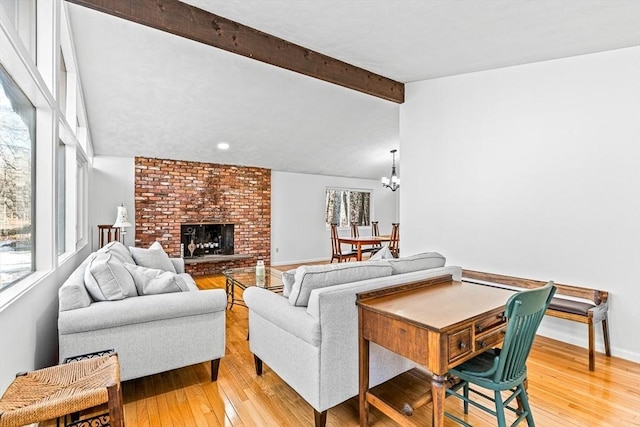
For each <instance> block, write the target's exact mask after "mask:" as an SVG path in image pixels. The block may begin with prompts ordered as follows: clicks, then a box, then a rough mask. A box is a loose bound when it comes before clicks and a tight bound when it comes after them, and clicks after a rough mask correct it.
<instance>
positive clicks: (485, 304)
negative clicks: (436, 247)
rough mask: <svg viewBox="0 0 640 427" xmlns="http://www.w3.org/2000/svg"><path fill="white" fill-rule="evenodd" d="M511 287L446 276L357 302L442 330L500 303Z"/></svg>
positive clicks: (498, 305)
mask: <svg viewBox="0 0 640 427" xmlns="http://www.w3.org/2000/svg"><path fill="white" fill-rule="evenodd" d="M514 293H515V291H512V290H507V289H500V288H494V287H490V286H483V285H477V284H472V283H465V282H458V281H454V280H448V281H445V282H441V283H434V284H426V285H425V286H419V287H416V288H415V289H409V290H406V291H402V292H399V293H392V294H389V295H379V296H372V297H368V298H364V299H361V300H359V301H358V305H360V306H362V307H363V308H365V309H369V310H372V311H376V312H379V313H384V314H386V315H388V316H391V317H395V318H398V319H402V320H405V321H407V322H409V323H413V324H416V325H419V326H422V327H425V328H427V329H433V330H438V331H443V330H446V329H449V328H451V327H455V326H456V325H458V324H460V323H462V322H466V321H468V320H470V319H473V318H474V317H476V316H482V315H483V314H486V313H488V312H490V311H492V310H496V309H500V308H502V307H504V305H505V304H506V302H507V300H508V299H509V297H510V296H511V295H513V294H514Z"/></svg>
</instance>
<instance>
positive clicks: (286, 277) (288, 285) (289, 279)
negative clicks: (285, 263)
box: [282, 268, 296, 298]
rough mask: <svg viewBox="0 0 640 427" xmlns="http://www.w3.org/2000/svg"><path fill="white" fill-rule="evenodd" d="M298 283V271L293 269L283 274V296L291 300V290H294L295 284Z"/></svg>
mask: <svg viewBox="0 0 640 427" xmlns="http://www.w3.org/2000/svg"><path fill="white" fill-rule="evenodd" d="M295 281H296V269H295V268H292V269H291V270H287V271H285V272H284V273H282V285H283V288H282V296H283V297H287V298H289V295H291V289H292V288H293V283H294V282H295Z"/></svg>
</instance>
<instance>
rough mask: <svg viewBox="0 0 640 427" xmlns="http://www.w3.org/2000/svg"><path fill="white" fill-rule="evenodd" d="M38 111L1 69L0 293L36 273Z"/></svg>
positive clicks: (0, 68)
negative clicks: (35, 154)
mask: <svg viewBox="0 0 640 427" xmlns="http://www.w3.org/2000/svg"><path fill="white" fill-rule="evenodd" d="M35 123H36V109H35V107H34V106H33V104H31V102H30V101H29V100H28V99H27V97H26V96H25V95H24V93H23V92H22V91H21V90H20V88H19V87H18V85H17V84H16V83H15V82H14V81H13V79H12V78H11V77H10V76H9V74H8V73H7V71H6V70H5V69H4V68H3V67H2V66H0V291H1V290H2V289H5V288H7V287H9V286H10V285H12V284H13V283H15V282H16V281H18V280H19V279H21V278H22V277H24V276H26V275H28V274H30V273H31V272H32V271H33V270H34V253H35V251H34V247H33V242H34V241H35V240H34V237H35V235H34V232H33V223H32V218H33V212H34V202H33V200H34V191H33V186H32V183H33V182H34V173H35V170H34V164H33V163H34V156H33V155H34V147H35V134H36V133H35V127H36V125H35Z"/></svg>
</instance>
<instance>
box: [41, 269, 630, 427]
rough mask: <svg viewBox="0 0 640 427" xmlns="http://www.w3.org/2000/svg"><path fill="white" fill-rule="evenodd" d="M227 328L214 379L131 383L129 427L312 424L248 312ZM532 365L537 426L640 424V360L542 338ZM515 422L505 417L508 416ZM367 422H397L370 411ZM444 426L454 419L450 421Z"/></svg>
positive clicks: (332, 414) (452, 403)
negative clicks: (252, 330)
mask: <svg viewBox="0 0 640 427" xmlns="http://www.w3.org/2000/svg"><path fill="white" fill-rule="evenodd" d="M279 268H281V267H279ZM286 268H288V267H282V269H286ZM197 283H198V286H199V287H200V288H202V289H210V288H223V287H224V279H223V277H222V276H209V277H204V278H198V279H197ZM226 327H227V352H226V355H225V357H224V358H223V359H222V361H221V363H220V373H219V375H218V381H217V382H211V381H210V376H209V375H210V374H209V363H208V362H207V363H201V364H198V365H193V366H189V367H185V368H182V369H176V370H173V371H169V372H165V373H161V374H157V375H152V376H149V377H145V378H140V379H136V380H131V381H126V382H124V383H123V394H124V402H125V409H124V410H125V421H126V425H127V426H128V427H147V426H148V427H156V426H168V427H190V426H194V427H201V426H291V427H298V426H313V410H312V408H311V407H310V406H309V405H308V404H307V403H306V402H305V401H304V400H302V399H301V398H300V397H299V396H298V395H297V393H296V392H295V391H293V389H291V388H290V387H289V386H288V385H287V384H285V383H284V382H283V381H282V380H280V378H278V376H277V375H275V374H274V373H273V371H271V370H270V369H269V366H268V365H267V364H265V365H264V373H263V375H262V376H261V377H257V376H256V374H255V371H254V366H253V356H252V355H251V353H250V352H249V343H248V341H247V309H246V308H244V307H241V306H234V307H233V309H232V310H229V311H227V325H226ZM528 369H529V399H530V403H531V406H532V411H533V415H534V419H535V421H536V424H537V425H538V426H542V427H546V426H576V427H578V426H581V427H582V426H589V427H591V426H616V427H619V426H640V364H636V363H632V362H629V361H626V360H622V359H618V358H615V357H612V358H607V357H606V356H604V355H603V354H601V353H598V354H597V357H596V371H595V372H589V370H588V366H587V350H586V349H584V348H579V347H575V346H571V345H568V344H565V343H562V342H559V341H555V340H551V339H548V338H544V337H537V338H536V341H535V343H534V347H533V350H532V352H531V356H530V357H529V361H528ZM424 381H425V377H424V374H423V373H422V372H420V371H418V370H413V371H410V372H408V373H405V374H403V375H401V376H400V377H398V378H396V379H394V380H393V381H391V382H389V383H387V384H384V385H382V386H379V387H378V388H377V389H376V391H375V392H376V394H377V395H378V396H379V397H382V398H383V399H385V400H386V401H388V402H389V403H391V404H393V405H395V406H396V407H400V405H402V403H403V402H405V401H412V400H415V399H416V398H417V397H418V396H420V395H421V394H422V393H423V392H425V391H427V386H426V384H425V382H424ZM446 408H447V411H449V412H452V413H455V414H456V415H459V416H462V404H461V402H460V401H457V400H453V399H448V400H447V402H446ZM513 419H514V418H513V416H510V417H509V416H508V418H507V421H509V422H513ZM411 420H412V421H413V422H415V423H417V424H418V425H421V426H430V425H431V408H430V405H425V406H423V407H422V408H419V409H418V410H416V411H415V412H414V415H413V416H412V417H411ZM467 420H468V422H469V423H471V424H473V425H474V426H491V425H495V421H493V420H492V418H491V417H490V416H489V415H488V414H485V413H483V412H482V411H480V410H478V409H475V408H473V407H472V408H471V409H470V414H469V415H468V418H467ZM47 425H55V422H53V423H47ZM327 425H328V426H330V427H342V426H358V425H359V423H358V402H357V398H353V399H350V400H348V401H347V402H345V403H342V404H340V405H338V406H336V407H334V408H331V409H329V411H328V416H327ZM370 425H371V426H385V427H386V426H395V425H397V424H395V423H394V422H393V421H391V420H390V419H389V418H386V417H385V416H383V415H382V414H381V413H380V412H378V411H377V410H376V409H372V411H371V415H370ZM446 425H451V426H453V425H456V424H454V423H453V422H451V421H450V420H447V424H446ZM521 425H525V426H526V422H523V423H521Z"/></svg>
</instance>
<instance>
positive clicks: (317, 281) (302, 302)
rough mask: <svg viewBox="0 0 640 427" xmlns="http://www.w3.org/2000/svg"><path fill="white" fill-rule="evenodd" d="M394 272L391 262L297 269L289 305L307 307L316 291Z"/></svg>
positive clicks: (301, 267)
mask: <svg viewBox="0 0 640 427" xmlns="http://www.w3.org/2000/svg"><path fill="white" fill-rule="evenodd" d="M392 271H393V270H392V269H391V267H390V266H389V261H377V262H376V261H374V262H343V263H337V264H323V265H302V266H300V267H298V268H297V269H296V275H295V279H296V280H295V282H294V284H293V288H291V293H290V294H289V303H290V304H291V305H295V306H298V307H306V306H307V304H308V303H309V297H310V296H311V291H313V290H314V289H320V288H325V287H327V286H335V285H341V284H343V283H351V282H358V281H360V280H367V279H375V278H377V277H384V276H391V273H392Z"/></svg>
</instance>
